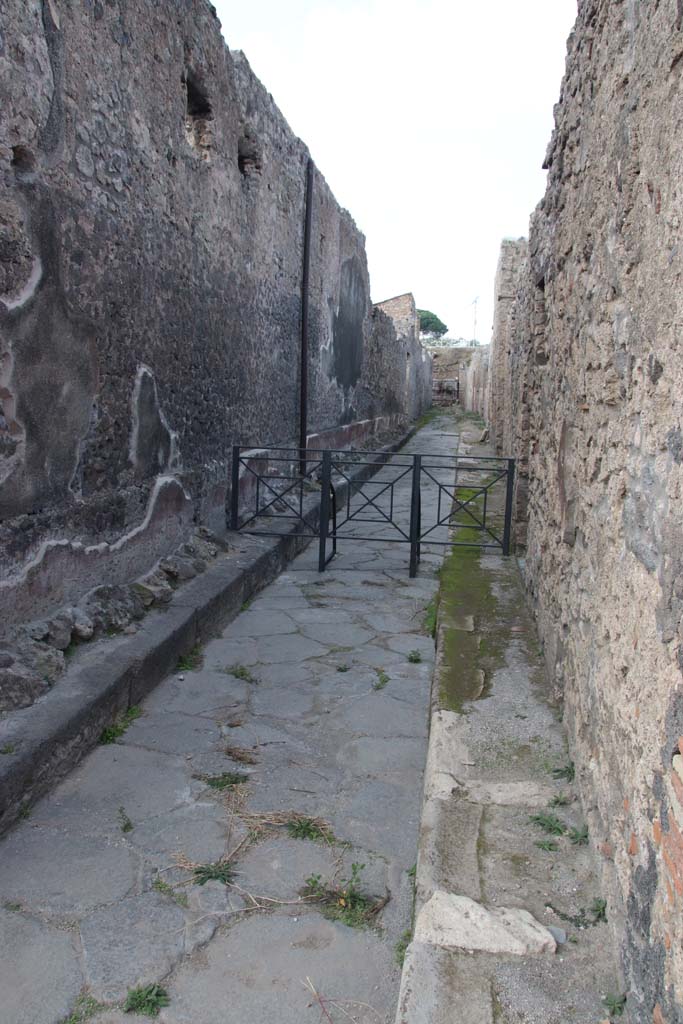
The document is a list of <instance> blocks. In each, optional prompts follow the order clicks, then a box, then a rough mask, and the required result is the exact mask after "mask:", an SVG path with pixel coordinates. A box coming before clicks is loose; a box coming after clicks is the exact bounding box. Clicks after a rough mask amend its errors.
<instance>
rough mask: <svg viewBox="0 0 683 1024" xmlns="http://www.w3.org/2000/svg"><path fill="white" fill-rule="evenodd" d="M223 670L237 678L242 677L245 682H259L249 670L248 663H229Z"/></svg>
mask: <svg viewBox="0 0 683 1024" xmlns="http://www.w3.org/2000/svg"><path fill="white" fill-rule="evenodd" d="M223 671H224V672H225V673H226V674H227V675H229V676H234V677H235V679H241V680H242V681H243V682H245V683H258V679H257V678H256V676H255V675H254V674H253V673H252V672H250V671H249V669H248V668H247V666H246V665H239V664H237V665H228V666H227V667H226V668H225V669H223Z"/></svg>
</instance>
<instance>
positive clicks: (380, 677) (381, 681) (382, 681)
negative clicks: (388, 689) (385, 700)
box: [372, 668, 390, 690]
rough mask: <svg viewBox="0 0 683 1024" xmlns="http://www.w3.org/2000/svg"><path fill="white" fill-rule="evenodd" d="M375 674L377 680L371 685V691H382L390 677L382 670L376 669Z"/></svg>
mask: <svg viewBox="0 0 683 1024" xmlns="http://www.w3.org/2000/svg"><path fill="white" fill-rule="evenodd" d="M375 674H376V676H377V679H376V680H375V682H374V683H373V684H372V688H373V690H383V689H384V687H385V686H386V685H387V683H388V682H389V679H390V677H389V676H388V675H387V673H386V672H385V671H384V669H383V668H376V669H375Z"/></svg>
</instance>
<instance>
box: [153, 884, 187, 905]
mask: <svg viewBox="0 0 683 1024" xmlns="http://www.w3.org/2000/svg"><path fill="white" fill-rule="evenodd" d="M152 888H153V889H154V890H155V891H156V892H160V893H161V895H162V896H169V897H170V898H171V899H172V900H173V902H174V903H177V904H178V906H179V907H187V906H188V903H189V900H188V898H187V896H186V895H185V893H184V892H176V891H175V889H174V888H173V886H172V885H169V884H168V882H164V880H163V878H155V879H154V881H153V882H152Z"/></svg>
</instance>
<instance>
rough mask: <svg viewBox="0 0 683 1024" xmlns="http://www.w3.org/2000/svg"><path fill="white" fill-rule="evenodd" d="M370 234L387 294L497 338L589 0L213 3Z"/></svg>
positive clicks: (376, 280)
mask: <svg viewBox="0 0 683 1024" xmlns="http://www.w3.org/2000/svg"><path fill="white" fill-rule="evenodd" d="M214 3H215V5H216V8H217V10H218V14H219V17H220V19H221V22H222V25H223V34H224V35H225V38H226V41H227V43H228V45H229V46H230V48H231V49H240V50H244V52H245V53H246V55H247V57H248V59H249V61H250V63H251V66H252V68H253V69H254V71H255V72H256V74H257V75H258V76H259V78H260V79H261V80H262V82H263V83H264V85H265V86H266V87H267V89H268V90H269V91H270V92H271V93H272V94H273V97H274V98H275V101H276V102H277V104H278V106H279V107H280V109H281V110H282V112H283V113H284V115H285V117H286V118H287V120H288V121H289V123H290V125H291V126H292V128H293V130H294V131H295V132H296V133H297V134H298V135H300V136H301V138H302V139H303V140H304V142H305V143H306V144H307V145H308V147H309V148H310V150H311V153H312V155H313V158H314V160H315V161H316V164H317V166H318V167H319V169H320V170H321V171H322V173H323V174H324V175H325V177H326V179H327V181H328V182H329V184H330V186H331V188H332V190H333V192H334V193H335V196H336V198H337V200H338V201H339V202H340V203H341V204H342V205H343V206H346V207H347V208H348V209H349V210H350V211H351V214H352V215H353V217H354V219H355V221H356V223H357V224H358V226H359V228H360V229H361V230H362V231H363V232H364V233H365V235H366V238H367V250H368V259H369V264H370V281H371V286H372V297H373V300H374V301H375V302H377V301H381V300H382V299H387V298H390V297H391V296H393V295H399V294H401V293H402V292H407V291H412V292H413V294H414V295H415V299H416V301H417V304H418V306H419V307H422V308H424V309H431V310H432V311H433V312H435V313H436V314H437V315H438V316H440V317H441V319H442V320H444V321H445V323H447V324H448V327H449V332H448V333H449V335H451V336H464V337H467V338H470V337H472V333H473V312H474V308H473V306H472V302H473V300H474V299H475V297H477V296H478V297H479V304H478V326H477V337H478V339H479V340H480V341H483V342H487V341H488V340H489V336H490V330H491V322H492V315H493V314H492V309H493V280H494V274H495V268H496V262H497V258H498V247H499V244H500V240H501V238H503V237H511V236H512V237H518V236H519V235H526V233H527V227H528V222H529V215H530V213H531V211H532V209H533V208H534V206H535V205H536V203H537V202H538V201H539V200H540V198H541V197H542V195H543V191H544V188H545V172H544V171H543V170H542V169H541V164H542V163H543V157H544V155H545V149H546V145H547V143H548V140H549V138H550V132H551V129H552V125H553V120H552V110H553V104H554V103H555V102H556V101H557V99H558V97H559V91H560V82H561V78H562V73H563V71H564V58H565V53H566V39H567V36H568V35H569V32H570V30H571V28H572V25H573V23H574V19H575V17H576V0H516V2H514V3H513V2H511V0H484V2H482V0H480V2H479V3H476V2H475V3H470V2H464V0H247V2H245V0H214Z"/></svg>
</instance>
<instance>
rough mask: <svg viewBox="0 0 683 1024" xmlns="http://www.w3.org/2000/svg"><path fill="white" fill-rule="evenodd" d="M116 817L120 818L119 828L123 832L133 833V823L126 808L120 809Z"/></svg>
mask: <svg viewBox="0 0 683 1024" xmlns="http://www.w3.org/2000/svg"><path fill="white" fill-rule="evenodd" d="M116 817H117V818H118V822H119V827H120V829H121V831H122V832H132V831H133V822H132V821H131V820H130V818H129V817H128V815H127V814H126V810H125V808H124V807H119V809H118V811H117V812H116Z"/></svg>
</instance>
